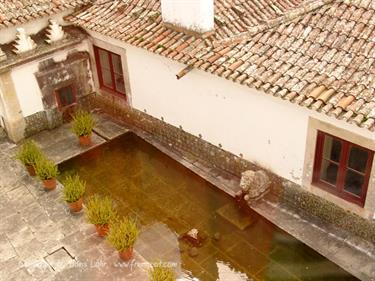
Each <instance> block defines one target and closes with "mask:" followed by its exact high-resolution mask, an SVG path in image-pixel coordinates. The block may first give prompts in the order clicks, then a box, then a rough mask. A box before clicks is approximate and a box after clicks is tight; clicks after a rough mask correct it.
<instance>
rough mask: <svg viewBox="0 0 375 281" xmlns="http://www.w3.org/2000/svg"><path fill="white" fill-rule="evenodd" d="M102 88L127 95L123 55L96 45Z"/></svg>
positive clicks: (96, 57) (95, 50)
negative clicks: (123, 71)
mask: <svg viewBox="0 0 375 281" xmlns="http://www.w3.org/2000/svg"><path fill="white" fill-rule="evenodd" d="M94 52H95V60H96V65H97V70H98V76H99V83H100V88H101V89H103V90H106V91H109V92H111V93H113V94H117V95H119V96H121V97H126V91H125V80H124V74H123V73H122V63H121V56H120V55H117V54H115V53H112V52H110V51H107V50H105V49H102V48H99V47H96V46H94Z"/></svg>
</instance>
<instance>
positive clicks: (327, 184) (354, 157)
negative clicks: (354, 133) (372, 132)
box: [313, 131, 374, 207]
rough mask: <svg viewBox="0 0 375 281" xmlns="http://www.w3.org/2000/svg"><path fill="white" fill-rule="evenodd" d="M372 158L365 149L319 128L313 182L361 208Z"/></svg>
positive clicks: (363, 202) (364, 198) (371, 152)
mask: <svg viewBox="0 0 375 281" xmlns="http://www.w3.org/2000/svg"><path fill="white" fill-rule="evenodd" d="M373 157H374V152H373V151H371V150H369V149H366V148H364V147H361V146H358V145H356V144H353V143H351V142H348V141H346V140H343V139H340V138H338V137H335V136H332V135H330V134H327V133H323V132H320V131H319V132H318V138H317V143H316V153H315V164H314V174H313V183H314V184H315V185H317V186H319V187H320V188H322V189H324V190H326V191H328V192H330V193H333V194H335V195H337V196H338V197H341V198H343V199H345V200H347V201H350V202H352V203H355V204H357V205H360V206H362V207H363V206H364V204H365V200H366V194H367V186H368V183H369V178H370V173H371V165H372V160H373Z"/></svg>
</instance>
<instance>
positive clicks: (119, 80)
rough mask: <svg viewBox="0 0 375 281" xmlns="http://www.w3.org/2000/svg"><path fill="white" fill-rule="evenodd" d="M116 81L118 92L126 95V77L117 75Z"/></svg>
mask: <svg viewBox="0 0 375 281" xmlns="http://www.w3.org/2000/svg"><path fill="white" fill-rule="evenodd" d="M115 79H116V91H117V92H120V93H123V94H125V84H124V77H123V76H122V75H118V74H115Z"/></svg>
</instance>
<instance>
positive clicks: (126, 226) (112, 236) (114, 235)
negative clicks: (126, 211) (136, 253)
mask: <svg viewBox="0 0 375 281" xmlns="http://www.w3.org/2000/svg"><path fill="white" fill-rule="evenodd" d="M138 234H139V229H138V226H137V224H136V222H135V221H134V220H133V219H130V218H128V217H126V218H123V219H121V220H117V221H116V222H114V223H113V224H112V225H111V228H110V229H109V233H108V235H107V241H108V242H109V243H110V244H111V245H112V246H113V247H114V248H115V249H116V250H118V251H123V250H128V249H130V248H132V247H133V246H134V243H135V241H136V240H137V237H138Z"/></svg>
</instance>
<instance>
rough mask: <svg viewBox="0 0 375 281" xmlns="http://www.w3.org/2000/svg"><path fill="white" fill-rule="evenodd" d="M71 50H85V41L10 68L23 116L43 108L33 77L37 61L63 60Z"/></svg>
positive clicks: (38, 89) (36, 68)
mask: <svg viewBox="0 0 375 281" xmlns="http://www.w3.org/2000/svg"><path fill="white" fill-rule="evenodd" d="M73 50H76V51H87V50H88V47H87V42H86V41H84V42H82V43H81V44H79V45H77V46H75V47H71V48H67V49H64V50H62V51H58V52H55V53H53V54H51V55H49V56H45V57H43V58H41V59H39V60H35V61H32V62H29V63H26V64H22V65H20V66H17V67H14V68H13V69H12V72H11V76H12V80H13V83H14V87H15V89H16V93H17V97H18V100H19V103H20V106H21V110H22V114H23V116H24V117H27V116H30V115H32V114H34V113H36V112H39V111H42V110H43V103H42V93H41V91H40V88H39V85H38V82H37V80H36V77H35V73H36V72H38V66H39V63H40V62H41V61H44V60H47V59H50V58H53V59H54V61H55V62H59V61H64V60H65V59H66V57H67V55H68V53H69V52H71V51H73Z"/></svg>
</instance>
